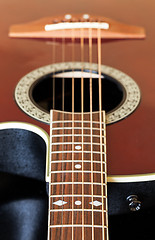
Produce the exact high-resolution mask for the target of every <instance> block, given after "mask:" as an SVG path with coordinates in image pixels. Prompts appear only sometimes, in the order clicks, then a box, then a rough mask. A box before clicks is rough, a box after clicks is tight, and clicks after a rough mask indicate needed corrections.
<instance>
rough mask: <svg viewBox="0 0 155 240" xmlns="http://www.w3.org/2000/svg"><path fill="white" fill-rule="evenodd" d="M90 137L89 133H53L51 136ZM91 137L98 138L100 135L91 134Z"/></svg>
mask: <svg viewBox="0 0 155 240" xmlns="http://www.w3.org/2000/svg"><path fill="white" fill-rule="evenodd" d="M73 136H74V137H91V135H90V134H84V135H82V134H57V135H53V136H52V138H58V137H73ZM92 137H93V138H100V136H98V135H92ZM102 138H104V136H102Z"/></svg>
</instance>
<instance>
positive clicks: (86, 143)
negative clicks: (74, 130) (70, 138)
mask: <svg viewBox="0 0 155 240" xmlns="http://www.w3.org/2000/svg"><path fill="white" fill-rule="evenodd" d="M60 144H61V145H68V144H73V143H72V142H54V143H51V146H53V145H60ZM76 144H82V143H81V142H74V145H76ZM89 144H91V143H90V142H84V143H83V145H89ZM93 145H98V146H100V144H99V143H93ZM104 145H105V144H104V143H102V146H104Z"/></svg>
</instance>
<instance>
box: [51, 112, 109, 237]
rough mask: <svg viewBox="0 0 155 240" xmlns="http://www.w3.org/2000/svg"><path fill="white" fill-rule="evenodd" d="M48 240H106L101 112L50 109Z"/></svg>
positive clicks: (105, 186)
mask: <svg viewBox="0 0 155 240" xmlns="http://www.w3.org/2000/svg"><path fill="white" fill-rule="evenodd" d="M50 127H51V132H50V135H51V136H50V142H51V145H50V150H51V152H50V153H51V154H50V156H51V161H50V183H49V226H48V239H49V240H57V239H61V240H65V239H74V240H75V239H78V240H80V239H82V240H84V239H95V240H96V239H97V240H101V239H104V240H108V222H107V175H106V172H107V170H106V168H107V167H106V132H105V112H104V111H101V112H94V113H91V114H90V113H83V114H82V113H65V112H59V111H55V110H53V111H51V124H50Z"/></svg>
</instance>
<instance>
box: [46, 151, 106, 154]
mask: <svg viewBox="0 0 155 240" xmlns="http://www.w3.org/2000/svg"><path fill="white" fill-rule="evenodd" d="M55 153H91V151H71V150H70V151H61V150H60V151H53V152H51V154H55ZM93 153H94V154H101V153H100V152H95V151H94V152H93ZM102 154H103V155H105V153H102Z"/></svg>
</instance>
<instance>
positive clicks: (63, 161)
mask: <svg viewBox="0 0 155 240" xmlns="http://www.w3.org/2000/svg"><path fill="white" fill-rule="evenodd" d="M50 162H51V163H59V164H61V163H69V162H72V160H63V159H59V160H56V161H55V160H54V161H53V160H51V161H50ZM74 162H80V163H81V162H82V160H74ZM83 162H84V163H91V161H90V160H84V161H83ZM93 163H99V164H100V165H101V162H100V161H95V160H93ZM103 164H105V163H104V162H103Z"/></svg>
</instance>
